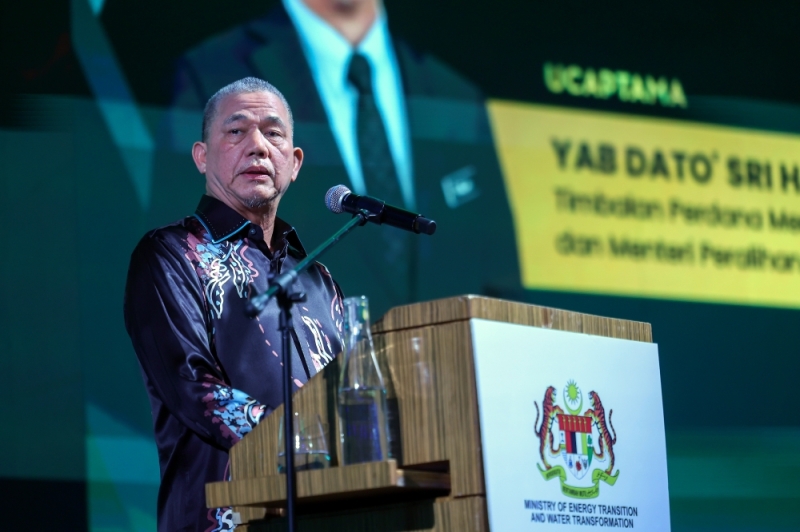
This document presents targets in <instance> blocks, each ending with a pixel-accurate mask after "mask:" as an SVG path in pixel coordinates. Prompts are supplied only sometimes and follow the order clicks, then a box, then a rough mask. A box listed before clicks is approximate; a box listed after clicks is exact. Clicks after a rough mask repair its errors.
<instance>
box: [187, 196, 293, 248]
mask: <svg viewBox="0 0 800 532" xmlns="http://www.w3.org/2000/svg"><path fill="white" fill-rule="evenodd" d="M194 216H195V218H197V219H198V220H199V221H200V223H201V224H202V225H203V227H205V229H206V231H208V234H209V235H210V236H211V242H213V243H214V244H218V243H219V242H222V241H223V240H228V239H229V238H231V237H233V236H236V235H237V234H239V233H240V232H241V231H242V229H244V228H245V227H247V226H249V225H251V222H250V220H248V219H247V218H245V217H244V216H242V215H241V214H239V213H238V212H236V211H235V210H233V209H231V208H230V207H228V206H227V205H225V204H224V203H223V202H221V201H220V200H218V199H217V198H213V197H211V196H208V195H206V194H203V197H202V198H200V203H199V204H198V205H197V209H195V211H194ZM278 235H280V237H282V238H283V239H284V240H285V241H286V242H287V243H288V245H289V246H290V247H291V248H294V249H295V250H296V251H298V252H299V253H300V255H301V256H303V257H305V256H306V250H305V248H304V247H303V244H302V243H301V242H300V238H299V237H298V236H297V231H295V229H294V227H292V226H291V225H289V224H288V223H286V222H284V221H283V220H281V219H280V218H277V217H276V218H275V228H274V230H273V235H272V237H273V241H274V240H275V237H276V236H278Z"/></svg>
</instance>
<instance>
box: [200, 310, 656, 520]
mask: <svg viewBox="0 0 800 532" xmlns="http://www.w3.org/2000/svg"><path fill="white" fill-rule="evenodd" d="M471 319H484V320H492V321H499V322H506V323H512V324H519V325H528V326H533V327H541V328H548V329H556V330H563V331H572V332H579V333H585V334H589V335H597V336H607V337H613V338H621V339H628V340H637V341H640V342H651V341H652V339H651V329H650V325H649V324H647V323H638V322H632V321H626V320H618V319H611V318H602V317H597V316H590V315H587V314H579V313H577V312H569V311H564V310H557V309H552V308H546V307H538V306H534V305H525V304H521V303H514V302H510V301H502V300H497V299H490V298H486V297H478V296H461V297H453V298H449V299H441V300H437V301H429V302H425V303H417V304H413V305H407V306H402V307H396V308H393V309H391V310H390V311H389V312H388V313H386V315H385V316H384V317H383V318H382V319H381V320H380V321H378V322H377V323H375V324H374V326H373V327H372V331H373V338H374V341H375V348H376V352H377V356H378V359H379V364H380V366H381V370H382V372H383V374H384V377H385V379H386V381H387V391H388V396H389V401H390V406H391V405H396V406H397V408H398V411H399V432H400V436H401V438H400V440H401V453H400V456H399V457H398V460H389V461H386V462H375V463H367V464H358V465H351V466H343V467H338V456H340V455H341V454H340V452H341V445H340V444H339V442H338V428H337V423H336V390H337V380H338V374H339V367H338V361H334V362H332V363H331V364H329V365H328V366H327V367H326V368H325V369H324V370H323V371H322V372H320V374H318V375H316V376H315V377H314V378H313V379H311V380H310V381H309V382H308V383H307V384H306V385H305V386H304V387H303V388H302V389H300V390H299V391H298V392H297V393H296V394H295V400H294V407H295V411H297V412H303V413H317V414H319V415H320V416H321V418H322V420H323V421H324V422H327V426H328V442H329V449H330V452H331V463H332V467H330V468H328V469H319V470H313V471H300V472H298V473H297V490H298V526H299V528H300V529H301V530H315V531H339V530H341V531H348V532H357V531H362V530H363V531H368V530H369V531H372V530H382V531H398V532H399V531H406V530H415V531H422V530H425V531H437V532H438V531H466V530H476V531H488V530H489V524H488V518H487V507H486V489H485V486H484V470H483V457H482V454H481V434H480V420H479V412H478V398H477V394H476V381H475V366H474V362H473V346H472V337H471V332H470V320H471ZM282 415H283V411H282V407H281V408H278V409H277V410H275V411H274V412H273V413H272V414H271V415H270V416H269V417H267V418H266V419H264V420H263V421H262V422H261V423H260V424H259V425H258V426H257V427H256V428H255V429H254V430H253V431H252V432H251V433H250V434H248V435H247V436H245V438H244V439H242V440H241V441H240V442H239V443H237V444H236V445H234V446H233V448H232V449H231V453H230V455H231V481H229V482H217V483H212V484H207V485H206V502H207V506H208V507H210V508H214V507H225V506H233V507H234V511H235V512H236V513H237V514H238V518H239V519H240V521H241V523H242V525H240V527H239V529H240V530H243V531H246V532H262V531H273V530H275V531H278V530H282V529H284V527H285V525H284V523H283V520H282V519H279V518H277V516H279V515H280V514H281V508H282V506H285V497H286V495H285V479H284V476H283V475H280V474H278V473H277V463H278V456H277V453H278V430H279V424H280V419H281V417H282Z"/></svg>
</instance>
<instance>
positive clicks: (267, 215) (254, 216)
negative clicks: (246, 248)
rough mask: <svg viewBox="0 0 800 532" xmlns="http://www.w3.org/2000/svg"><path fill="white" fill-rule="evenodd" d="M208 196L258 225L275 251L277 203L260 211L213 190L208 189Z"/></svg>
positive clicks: (266, 242)
mask: <svg viewBox="0 0 800 532" xmlns="http://www.w3.org/2000/svg"><path fill="white" fill-rule="evenodd" d="M206 194H208V195H209V196H211V197H213V198H216V199H218V200H220V201H221V202H222V203H224V204H225V205H227V206H228V207H230V208H231V209H233V210H234V211H236V212H237V213H239V214H240V215H241V216H242V217H243V218H245V219H247V220H248V221H249V222H250V223H252V224H254V225H257V226H259V227H260V228H261V231H262V232H263V234H264V243H265V244H267V247H268V248H269V250H270V251H275V246H273V242H272V235H273V233H274V232H275V218H276V216H277V214H278V205H277V202H269V203H268V204H267V205H265V206H264V207H261V208H258V209H251V208H249V207H247V206H245V205H242V204H240V203H239V202H237V201H234V200H232V199H231V198H222V197H219V196H218V195H217V194H215V193H214V192H212V191H211V190H208V189H206Z"/></svg>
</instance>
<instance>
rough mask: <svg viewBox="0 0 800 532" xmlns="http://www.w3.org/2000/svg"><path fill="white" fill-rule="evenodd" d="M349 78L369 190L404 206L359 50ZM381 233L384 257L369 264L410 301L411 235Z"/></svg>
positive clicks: (394, 291)
mask: <svg viewBox="0 0 800 532" xmlns="http://www.w3.org/2000/svg"><path fill="white" fill-rule="evenodd" d="M347 80H348V81H349V82H350V83H352V84H353V86H354V87H355V88H356V90H357V91H358V106H357V111H356V134H357V136H358V154H359V158H360V159H361V171H362V174H363V176H364V184H365V185H366V188H367V194H368V195H370V196H374V197H376V198H379V199H382V200H383V201H385V202H386V203H388V204H389V205H396V206H398V207H401V208H402V207H404V202H403V196H402V193H401V192H400V184H399V183H398V180H397V169H396V168H395V165H394V159H393V158H392V152H391V150H390V149H389V139H388V138H387V136H386V128H385V127H384V125H383V120H382V119H381V114H380V112H379V111H378V106H377V102H376V100H375V93H374V92H373V90H372V69H371V68H370V65H369V62H367V58H366V57H364V56H363V55H361V54H359V53H354V54H353V56H352V58H351V59H350V67H349V68H348V71H347ZM381 234H382V237H383V240H384V242H385V243H386V246H385V253H384V257H383V261H381V262H382V264H381V263H380V262H377V263H373V264H370V267H372V268H380V269H384V270H385V273H387V274H388V275H387V276H386V279H385V281H384V285H385V288H386V291H387V292H388V293H390V294H391V295H392V299H393V300H395V301H397V302H398V303H400V302H407V301H409V298H410V297H413V294H411V291H412V288H411V286H410V281H411V280H410V275H409V273H410V272H409V265H410V264H411V263H412V258H411V256H410V246H409V243H410V242H409V235H408V234H406V233H404V232H403V231H398V230H396V229H394V228H392V227H382V228H381ZM370 262H372V261H370ZM367 295H369V294H367Z"/></svg>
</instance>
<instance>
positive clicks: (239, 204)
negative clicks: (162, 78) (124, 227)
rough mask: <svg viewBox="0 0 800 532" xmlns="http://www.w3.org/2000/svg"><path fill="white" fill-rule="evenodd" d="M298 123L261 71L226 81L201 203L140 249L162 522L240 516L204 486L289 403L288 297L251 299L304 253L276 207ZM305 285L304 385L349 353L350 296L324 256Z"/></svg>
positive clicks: (145, 367)
mask: <svg viewBox="0 0 800 532" xmlns="http://www.w3.org/2000/svg"><path fill="white" fill-rule="evenodd" d="M293 130H294V124H293V120H292V112H291V109H290V108H289V105H288V103H287V102H286V99H285V98H284V97H283V95H282V94H281V93H280V92H279V91H278V90H277V89H276V88H275V87H273V86H272V85H271V84H269V83H267V82H265V81H262V80H260V79H257V78H252V77H251V78H244V79H241V80H239V81H236V82H234V83H231V84H230V85H227V86H225V87H224V88H222V89H220V90H219V91H217V92H216V93H215V94H214V95H213V96H212V97H211V98H210V99H209V100H208V103H207V104H206V106H205V110H204V114H203V131H202V142H195V143H194V145H193V147H192V157H193V159H194V162H195V165H196V166H197V169H198V170H199V171H200V173H202V174H205V180H206V195H204V196H203V197H202V198H201V200H200V204H199V205H198V207H197V210H196V211H195V213H194V215H192V216H188V217H186V218H183V219H182V220H179V221H177V222H175V223H173V224H171V225H168V226H165V227H162V228H159V229H156V230H153V231H151V232H149V233H147V234H146V235H145V236H144V238H142V240H141V241H140V242H139V244H138V246H137V247H136V249H135V251H134V252H133V255H132V257H131V263H130V268H129V271H128V281H127V287H126V291H125V308H124V310H125V325H126V327H127V330H128V334H129V335H130V337H131V340H132V342H133V346H134V349H135V351H136V354H137V356H138V358H139V362H140V365H141V367H142V371H143V377H144V380H145V385H146V388H147V392H148V394H149V396H150V403H151V410H152V415H153V424H154V429H155V439H156V444H157V446H158V456H159V463H160V468H161V486H160V488H159V494H158V530H159V531H162V532H167V531H169V532H175V531H179V530H197V531H219V530H230V529H232V528H234V527H235V525H234V523H233V520H232V512H231V509H230V508H218V509H211V510H208V509H206V508H205V484H206V483H207V482H215V481H221V480H227V478H228V476H229V471H228V467H229V461H228V450H229V449H230V447H231V446H232V445H233V444H234V443H236V442H237V441H239V440H240V439H241V438H242V437H243V436H244V435H245V434H246V433H248V432H249V431H250V430H252V428H253V427H254V426H255V425H256V424H257V423H258V422H259V420H261V418H262V417H263V416H264V415H265V414H266V413H268V412H270V411H271V410H273V409H274V408H275V407H277V406H278V405H279V404H281V402H282V381H281V360H280V357H279V356H278V353H279V351H280V345H281V343H280V338H281V336H280V333H279V331H278V312H279V311H278V307H277V304H276V303H275V301H272V302H270V304H269V305H268V306H267V308H266V309H265V310H264V312H263V313H262V314H261V315H260V316H259V317H258V318H254V319H250V318H248V317H246V315H245V306H246V303H247V301H248V298H249V297H250V296H251V295H253V293H254V291H257V292H259V293H261V292H264V291H265V290H266V289H267V287H268V284H269V279H270V278H271V277H272V276H274V275H276V274H278V273H280V272H281V271H287V270H289V269H291V268H292V267H294V266H295V265H296V264H297V263H298V262H299V261H300V260H301V259H302V258H303V257H304V256H305V251H304V249H303V246H302V245H301V244H300V240H299V239H298V237H297V234H296V233H295V230H294V229H293V228H292V227H291V226H290V225H289V224H288V223H286V222H284V221H283V220H281V219H280V218H278V217H277V216H276V213H277V209H278V204H279V203H280V201H281V198H282V197H283V195H284V194H285V193H286V191H287V189H288V188H289V185H290V184H291V183H292V182H294V180H295V179H296V178H297V176H298V172H299V171H300V167H301V166H302V163H303V151H302V150H301V149H300V148H298V147H295V146H294V143H293ZM320 200H321V198H320ZM321 203H322V202H321V201H320V205H321ZM295 289H296V290H297V291H298V292H305V293H306V295H307V297H308V300H307V302H305V303H303V304H301V305H297V306H296V307H295V312H294V313H293V316H294V322H293V325H294V334H293V342H292V344H293V345H292V366H291V367H292V371H293V375H292V380H293V381H294V383H295V386H296V387H300V386H302V385H303V383H305V382H306V381H307V380H308V379H309V378H311V377H312V376H313V375H314V374H316V373H317V372H318V371H320V370H321V369H322V368H323V367H324V366H325V364H327V363H328V362H330V361H331V360H332V359H333V357H334V356H335V355H336V354H338V353H339V352H340V351H341V348H342V341H341V337H340V334H341V330H342V300H341V292H340V291H339V288H338V286H337V284H336V283H335V282H334V280H333V278H332V277H331V275H330V273H329V272H328V270H327V269H326V268H325V267H324V266H322V265H321V264H315V265H313V266H312V267H310V268H309V269H307V270H306V271H305V272H304V273H302V274H300V276H299V278H298V280H297V281H296V283H295ZM276 444H277V442H276ZM276 466H277V465H276Z"/></svg>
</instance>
